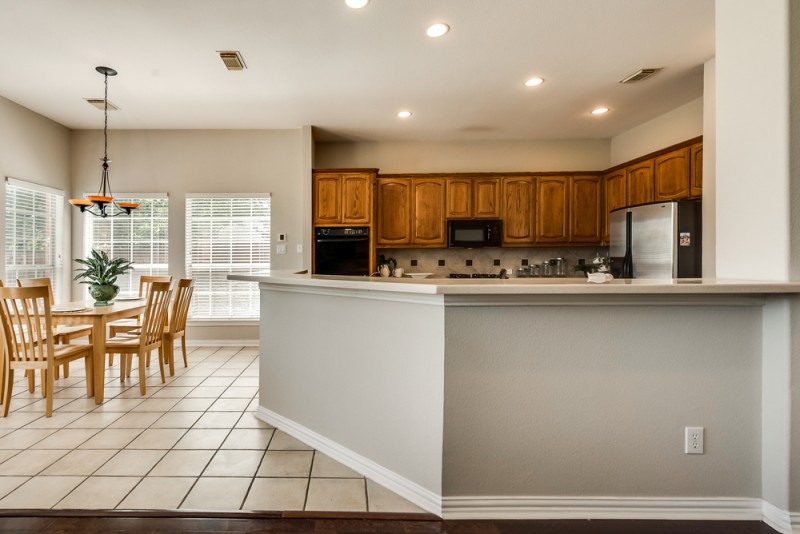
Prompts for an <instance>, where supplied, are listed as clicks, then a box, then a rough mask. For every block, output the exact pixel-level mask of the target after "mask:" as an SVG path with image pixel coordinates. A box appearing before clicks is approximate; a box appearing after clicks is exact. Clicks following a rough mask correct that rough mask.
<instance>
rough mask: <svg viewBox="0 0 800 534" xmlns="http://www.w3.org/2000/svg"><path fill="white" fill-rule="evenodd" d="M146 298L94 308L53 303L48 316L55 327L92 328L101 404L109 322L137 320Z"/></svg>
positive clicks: (96, 393)
mask: <svg viewBox="0 0 800 534" xmlns="http://www.w3.org/2000/svg"><path fill="white" fill-rule="evenodd" d="M145 304H146V299H145V298H144V297H142V298H130V299H124V300H123V299H121V298H119V297H117V300H115V301H113V302H112V303H111V304H110V305H108V306H95V305H94V302H93V301H91V300H78V301H73V302H67V303H65V304H56V305H54V306H53V307H52V309H51V313H52V317H53V321H54V322H55V324H63V325H81V324H87V325H91V326H92V346H93V349H94V350H93V353H94V357H93V358H92V359H93V361H94V375H93V376H94V400H95V403H96V404H103V394H104V389H105V388H104V385H105V362H106V330H107V325H108V323H110V322H111V321H116V320H117V319H128V318H131V317H136V316H138V315H140V314H141V313H142V312H144V308H145Z"/></svg>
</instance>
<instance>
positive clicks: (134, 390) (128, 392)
mask: <svg viewBox="0 0 800 534" xmlns="http://www.w3.org/2000/svg"><path fill="white" fill-rule="evenodd" d="M158 391H159V390H158V388H153V387H149V388H147V391H145V392H144V395H142V393H141V392H140V391H139V386H138V385H137V386H136V387H127V386H126V387H125V390H124V391H121V392H120V393H119V395H117V396H116V397H115V398H117V399H138V400H147V399H149V398H151V397H152V396H153V395H154V394H155V393H158Z"/></svg>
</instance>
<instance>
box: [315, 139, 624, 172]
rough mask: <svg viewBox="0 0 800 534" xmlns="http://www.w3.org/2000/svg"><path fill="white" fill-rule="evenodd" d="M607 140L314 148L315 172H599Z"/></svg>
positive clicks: (325, 145) (322, 145)
mask: <svg viewBox="0 0 800 534" xmlns="http://www.w3.org/2000/svg"><path fill="white" fill-rule="evenodd" d="M609 146H610V140H608V139H576V140H550V141H530V142H521V141H505V142H503V141H485V142H469V143H467V142H451V143H424V142H410V141H403V142H389V141H386V142H352V143H347V142H336V143H317V144H316V158H315V161H314V166H315V167H317V168H337V167H377V168H378V169H380V172H381V173H405V172H527V171H531V172H534V171H598V170H603V169H606V168H608V167H609V166H610V165H609V159H608V154H609Z"/></svg>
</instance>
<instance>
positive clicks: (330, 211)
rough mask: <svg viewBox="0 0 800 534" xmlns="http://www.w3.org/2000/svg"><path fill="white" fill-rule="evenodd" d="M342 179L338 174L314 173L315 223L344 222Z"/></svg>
mask: <svg viewBox="0 0 800 534" xmlns="http://www.w3.org/2000/svg"><path fill="white" fill-rule="evenodd" d="M341 188H342V179H341V176H339V175H338V174H315V175H314V224H323V225H324V224H336V223H340V222H342V208H341V199H342V189H341Z"/></svg>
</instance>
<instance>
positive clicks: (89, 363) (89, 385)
mask: <svg viewBox="0 0 800 534" xmlns="http://www.w3.org/2000/svg"><path fill="white" fill-rule="evenodd" d="M93 359H94V355H92V357H91V358H90V357H89V355H88V354H87V355H86V357H85V358H84V359H83V365H84V366H85V367H86V396H87V397H94V369H92V368H93V367H94V361H93Z"/></svg>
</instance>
